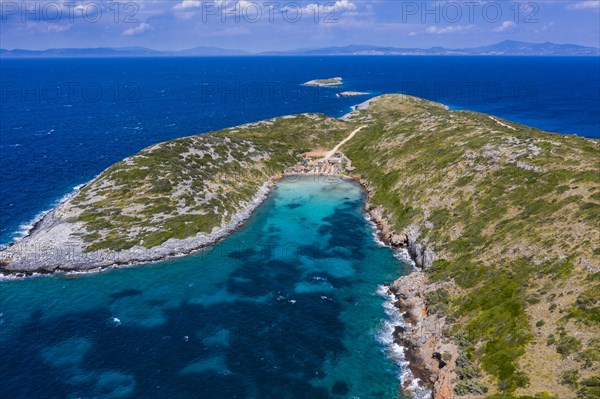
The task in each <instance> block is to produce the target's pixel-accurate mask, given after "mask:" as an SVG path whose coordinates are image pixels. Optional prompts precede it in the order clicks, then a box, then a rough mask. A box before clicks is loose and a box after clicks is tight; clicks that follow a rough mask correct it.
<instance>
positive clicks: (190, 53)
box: [0, 47, 249, 57]
mask: <svg viewBox="0 0 600 399" xmlns="http://www.w3.org/2000/svg"><path fill="white" fill-rule="evenodd" d="M234 55H237V56H239V55H249V53H246V52H245V51H242V50H230V49H223V48H218V47H194V48H191V49H187V50H180V51H160V50H152V49H149V48H145V47H116V48H112V47H98V48H56V49H48V50H21V49H15V50H6V49H0V57H194V56H195V57H199V56H200V57H202V56H204V57H207V56H234Z"/></svg>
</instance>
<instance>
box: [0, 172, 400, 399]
mask: <svg viewBox="0 0 600 399" xmlns="http://www.w3.org/2000/svg"><path fill="white" fill-rule="evenodd" d="M362 204H363V193H362V191H361V189H360V187H359V186H358V185H357V184H356V183H354V182H350V181H346V180H341V179H337V178H334V179H332V178H328V179H327V180H323V179H321V180H315V178H314V177H302V178H293V179H292V178H288V179H285V180H283V181H281V182H279V184H278V186H277V188H276V189H275V190H274V192H273V194H272V195H271V196H270V197H269V199H268V200H267V201H266V202H265V204H264V205H262V206H261V207H260V208H259V209H258V211H257V212H256V214H255V215H254V217H253V218H252V219H251V220H250V221H249V222H248V223H247V225H246V226H245V227H244V228H243V229H241V230H240V231H239V232H237V233H236V234H234V235H232V236H231V237H229V238H227V239H226V240H224V241H222V242H221V243H219V244H218V245H216V246H214V247H212V248H210V249H208V250H205V251H202V252H199V253H197V254H195V255H193V256H188V257H184V258H178V259H174V260H170V261H166V262H160V263H157V264H152V265H146V266H140V267H134V268H124V269H112V270H108V271H105V272H102V273H99V274H85V275H76V276H56V277H36V278H28V279H24V280H7V281H2V282H0V313H1V315H0V329H1V330H0V332H1V335H0V359H2V362H1V363H0V375H2V384H0V397H3V398H42V397H43V398H80V397H81V398H194V399H196V398H215V399H223V398H258V399H263V398H277V399H281V398H310V399H316V398H347V397H359V398H397V397H398V395H399V393H398V390H399V387H398V385H399V383H398V375H399V373H400V369H399V367H398V366H397V365H396V364H395V363H394V362H393V361H391V360H390V359H389V358H388V356H387V355H386V348H385V347H384V346H383V344H382V343H380V341H379V340H378V334H380V333H381V327H382V323H383V322H384V320H385V317H386V316H385V313H384V309H383V307H382V304H383V301H384V298H382V297H380V296H378V295H377V294H376V291H377V287H378V286H379V285H381V284H382V283H384V282H391V281H392V280H394V279H395V278H397V277H398V276H399V275H402V274H404V273H406V270H407V269H406V266H405V265H403V264H402V263H400V262H399V261H398V260H396V259H395V258H394V257H393V254H392V252H391V251H390V250H389V249H388V248H385V247H380V246H378V245H377V244H376V243H375V241H374V240H373V238H372V234H373V232H372V229H371V227H370V226H369V225H368V223H367V222H366V221H365V219H364V217H363V214H362Z"/></svg>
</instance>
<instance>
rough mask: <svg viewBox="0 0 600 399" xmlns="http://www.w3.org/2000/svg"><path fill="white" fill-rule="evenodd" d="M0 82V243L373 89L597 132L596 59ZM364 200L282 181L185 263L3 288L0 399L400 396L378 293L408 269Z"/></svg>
mask: <svg viewBox="0 0 600 399" xmlns="http://www.w3.org/2000/svg"><path fill="white" fill-rule="evenodd" d="M333 76H340V77H343V79H344V85H343V86H342V87H338V88H314V87H312V88H311V87H305V86H302V85H301V84H302V83H303V82H305V81H308V80H311V79H316V78H324V77H333ZM0 83H1V84H0V89H1V93H0V245H6V244H8V243H10V242H11V241H13V240H14V239H16V238H18V237H19V236H22V235H23V234H25V233H26V232H27V230H28V229H29V228H30V227H31V224H32V223H33V221H35V220H36V219H37V218H39V217H40V215H41V214H43V212H44V211H46V210H48V209H50V208H51V207H52V206H53V205H55V204H56V203H57V201H60V200H61V198H64V197H65V196H66V195H68V194H69V193H71V192H73V189H74V188H76V187H77V186H78V185H81V184H83V183H85V182H87V181H89V180H90V179H92V178H93V177H95V176H96V175H97V174H98V173H100V172H101V171H102V170H103V169H105V168H106V167H108V166H109V165H111V164H113V163H114V162H117V161H119V160H120V159H122V158H124V157H126V156H129V155H132V154H134V153H136V152H137V151H139V150H140V149H142V148H144V147H146V146H148V145H151V144H153V143H156V142H160V141H164V140H169V139H173V138H176V137H181V136H186V135H191V134H197V133H202V132H206V131H210V130H215V129H220V128H224V127H229V126H234V125H238V124H240V123H245V122H250V121H255V120H260V119H264V118H269V117H274V116H278V115H284V114H291V113H300V112H322V113H325V114H327V115H331V116H336V117H337V116H341V115H343V114H345V113H347V112H349V111H350V110H351V107H352V106H353V105H355V104H357V103H360V102H362V101H365V100H367V99H368V98H369V97H372V96H376V95H380V94H384V93H407V94H412V95H416V96H420V97H425V98H428V99H430V100H434V101H439V102H442V103H444V104H446V105H448V106H450V107H451V108H453V109H469V110H475V111H481V112H486V113H490V114H493V115H496V116H498V117H502V118H506V119H509V120H512V121H515V122H520V123H523V124H527V125H531V126H534V127H537V128H541V129H544V130H549V131H554V132H558V133H563V134H578V135H581V136H587V137H600V58H569V57H565V58H544V57H527V58H525V57H523V58H518V57H489V58H485V57H323V58H320V57H279V58H275V57H248V58H235V57H230V58H228V57H222V58H157V59H148V58H144V59H20V60H16V59H2V60H1V61H0ZM347 90H348V91H350V90H351V91H364V92H368V93H369V95H368V96H364V97H348V98H340V97H337V96H336V94H337V93H339V92H341V91H347ZM362 201H363V198H362V193H361V191H360V189H359V187H358V186H356V185H355V184H353V183H350V182H346V181H341V180H335V179H334V180H333V181H307V180H300V181H290V180H284V181H283V182H281V183H280V184H279V186H278V188H277V189H276V191H275V192H274V193H273V195H272V196H271V197H269V199H268V200H267V202H266V203H265V204H263V205H262V206H261V207H260V208H259V210H258V212H257V214H256V215H255V216H254V217H253V218H252V220H251V221H250V222H249V223H248V224H247V225H246V226H245V227H244V228H243V229H242V230H241V231H239V232H238V233H236V234H235V235H233V236H231V237H229V238H228V239H226V240H225V241H223V242H222V243H220V244H219V245H217V246H215V247H213V248H211V249H210V250H207V251H204V252H200V253H198V254H196V255H194V256H189V257H185V258H180V259H176V260H171V261H167V262H161V263H157V264H153V265H148V266H144V267H139V268H129V269H116V270H110V271H106V272H103V273H100V274H91V275H77V276H55V277H38V278H29V279H25V280H19V281H0V359H2V362H0V376H1V377H0V378H1V379H2V384H0V397H2V398H4V397H6V398H38V397H43V398H79V397H81V398H198V397H202V398H302V397H305V398H311V399H312V398H337V397H339V398H342V397H343V398H346V397H360V398H380V397H390V398H392V397H397V395H398V394H399V391H400V388H399V382H398V376H399V374H400V373H402V371H403V370H402V368H401V367H399V366H398V365H397V363H396V362H395V361H394V354H393V353H390V349H389V346H386V342H383V341H385V340H384V339H383V338H384V336H383V335H384V334H383V332H384V331H387V330H386V329H389V318H390V315H389V314H386V311H385V306H384V305H386V302H385V301H386V300H385V298H383V297H381V296H379V295H378V294H377V291H378V289H379V287H380V285H381V284H382V283H384V282H391V281H392V280H393V279H395V278H397V277H398V276H400V275H402V274H404V273H407V272H408V271H409V268H408V266H407V265H406V264H405V263H403V262H402V261H399V260H397V259H396V258H394V256H393V254H392V253H391V251H389V250H388V249H387V248H384V247H380V246H378V245H377V244H376V243H375V241H374V240H373V237H372V230H371V228H370V226H369V225H368V224H367V222H366V221H365V220H364V218H363V215H362V212H361V205H362ZM388 333H389V331H388ZM388 335H389V334H388ZM388 338H389V337H388ZM387 344H389V342H387Z"/></svg>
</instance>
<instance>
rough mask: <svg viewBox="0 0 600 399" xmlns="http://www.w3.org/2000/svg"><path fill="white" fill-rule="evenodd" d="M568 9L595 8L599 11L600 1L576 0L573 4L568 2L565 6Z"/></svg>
mask: <svg viewBox="0 0 600 399" xmlns="http://www.w3.org/2000/svg"><path fill="white" fill-rule="evenodd" d="M567 9H568V10H590V9H591V10H596V11H600V1H599V0H585V1H578V2H577V3H575V4H569V5H568V6H567Z"/></svg>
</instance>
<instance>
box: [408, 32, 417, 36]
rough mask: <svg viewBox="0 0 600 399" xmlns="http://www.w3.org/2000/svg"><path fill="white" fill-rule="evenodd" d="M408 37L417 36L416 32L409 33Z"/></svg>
mask: <svg viewBox="0 0 600 399" xmlns="http://www.w3.org/2000/svg"><path fill="white" fill-rule="evenodd" d="M408 36H417V32H410V33H409V34H408Z"/></svg>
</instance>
